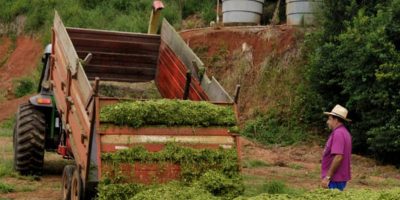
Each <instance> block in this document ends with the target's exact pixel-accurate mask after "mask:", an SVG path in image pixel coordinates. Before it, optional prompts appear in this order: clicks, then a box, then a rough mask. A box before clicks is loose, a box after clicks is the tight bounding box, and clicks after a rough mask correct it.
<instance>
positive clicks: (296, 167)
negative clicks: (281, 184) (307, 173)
mask: <svg viewBox="0 0 400 200" xmlns="http://www.w3.org/2000/svg"><path fill="white" fill-rule="evenodd" d="M288 167H290V168H292V169H303V168H304V166H302V165H299V164H296V163H291V164H289V166H288Z"/></svg>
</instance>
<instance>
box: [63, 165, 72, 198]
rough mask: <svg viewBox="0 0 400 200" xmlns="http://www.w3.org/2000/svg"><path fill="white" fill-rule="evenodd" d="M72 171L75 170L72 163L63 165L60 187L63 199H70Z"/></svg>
mask: <svg viewBox="0 0 400 200" xmlns="http://www.w3.org/2000/svg"><path fill="white" fill-rule="evenodd" d="M74 171H75V166H74V165H67V166H65V167H64V171H63V175H62V188H61V192H62V197H63V198H62V199H63V200H70V199H71V183H72V176H73V175H74Z"/></svg>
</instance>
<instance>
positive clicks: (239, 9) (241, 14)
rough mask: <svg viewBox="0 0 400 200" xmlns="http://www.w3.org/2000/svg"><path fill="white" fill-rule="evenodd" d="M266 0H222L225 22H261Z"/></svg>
mask: <svg viewBox="0 0 400 200" xmlns="http://www.w3.org/2000/svg"><path fill="white" fill-rule="evenodd" d="M264 2H265V0H222V13H223V22H224V24H230V23H231V24H232V23H246V24H259V23H260V20H261V15H262V14H263V7H264Z"/></svg>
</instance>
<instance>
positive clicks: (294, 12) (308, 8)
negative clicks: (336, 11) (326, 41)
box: [286, 0, 322, 26]
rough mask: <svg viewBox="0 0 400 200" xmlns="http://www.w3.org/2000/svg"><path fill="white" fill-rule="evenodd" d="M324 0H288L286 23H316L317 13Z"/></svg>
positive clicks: (301, 24) (299, 24)
mask: <svg viewBox="0 0 400 200" xmlns="http://www.w3.org/2000/svg"><path fill="white" fill-rule="evenodd" d="M320 6H322V0H286V24H287V25H296V26H303V25H305V26H308V25H313V24H315V14H316V13H317V12H318V11H319V10H320Z"/></svg>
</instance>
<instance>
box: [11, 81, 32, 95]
mask: <svg viewBox="0 0 400 200" xmlns="http://www.w3.org/2000/svg"><path fill="white" fill-rule="evenodd" d="M35 86H36V85H35V81H34V80H32V79H31V78H21V79H18V80H17V81H16V83H15V86H14V95H15V96H16V97H23V96H25V95H27V94H30V93H33V92H34V91H35V89H36V87H35Z"/></svg>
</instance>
